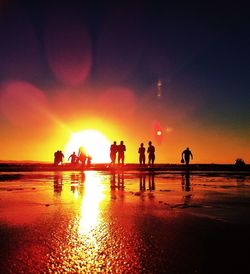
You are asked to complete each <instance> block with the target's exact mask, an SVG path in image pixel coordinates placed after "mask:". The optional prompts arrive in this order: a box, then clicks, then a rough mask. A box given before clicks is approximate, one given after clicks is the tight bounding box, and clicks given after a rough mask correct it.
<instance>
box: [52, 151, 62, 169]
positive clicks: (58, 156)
mask: <svg viewBox="0 0 250 274" xmlns="http://www.w3.org/2000/svg"><path fill="white" fill-rule="evenodd" d="M63 158H64V155H63V153H62V151H61V150H57V151H56V152H55V153H54V165H56V166H58V165H59V164H62V163H63Z"/></svg>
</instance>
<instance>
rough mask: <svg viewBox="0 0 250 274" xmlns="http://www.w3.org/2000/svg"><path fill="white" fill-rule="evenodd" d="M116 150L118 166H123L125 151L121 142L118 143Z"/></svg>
mask: <svg viewBox="0 0 250 274" xmlns="http://www.w3.org/2000/svg"><path fill="white" fill-rule="evenodd" d="M117 150H118V165H120V164H121V165H122V166H123V165H124V158H125V154H124V153H125V151H126V146H125V145H124V144H123V141H121V142H120V145H119V146H118V148H117Z"/></svg>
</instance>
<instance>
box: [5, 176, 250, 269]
mask: <svg viewBox="0 0 250 274" xmlns="http://www.w3.org/2000/svg"><path fill="white" fill-rule="evenodd" d="M249 209H250V176H247V175H242V174H240V173H239V174H234V175H229V174H219V173H218V174H208V173H188V172H184V173H170V172H158V173H157V172H115V171H114V172H109V171H107V172H97V171H85V172H41V173H38V172H34V173H32V172H27V173H25V172H22V173H0V236H1V240H0V256H1V257H0V259H1V268H0V270H1V273H56V272H57V273H182V271H185V272H186V273H209V271H210V269H211V270H212V269H213V264H215V263H217V269H219V270H220V272H221V273H223V272H222V270H227V267H228V269H234V268H235V269H237V270H239V269H242V270H244V271H245V270H247V269H246V268H247V267H248V266H246V265H244V264H242V263H240V257H241V259H242V258H243V257H244V254H239V252H238V253H237V254H238V255H237V256H233V258H234V265H233V266H230V265H229V264H228V260H230V256H231V253H230V254H227V252H228V251H227V244H228V242H230V244H231V247H233V248H234V249H237V248H238V244H239V241H243V240H244V239H245V236H247V229H249V226H250V218H249V216H250V214H249ZM239 232H240V233H241V235H240V236H239ZM218 233H222V234H221V235H218ZM235 233H237V237H236V236H235ZM210 239H212V240H213V241H215V242H214V245H213V246H212V245H211V243H210ZM245 242H247V241H245ZM248 242H249V240H248ZM216 243H218V246H217V247H216V249H217V250H219V251H220V253H221V252H222V253H223V254H226V255H227V258H225V262H226V261H227V266H225V264H224V260H223V259H222V258H220V261H219V264H218V261H216V258H217V255H216V254H217V253H216V252H219V251H215V252H214V255H211V254H210V251H211V250H212V249H214V246H215V245H216ZM204 245H205V248H204ZM239 246H240V245H239ZM187 250H192V252H191V253H192V255H191V254H187V252H186V251H187ZM192 256H195V258H196V259H195V260H190V259H191V257H192ZM209 256H210V257H209ZM211 256H212V257H211ZM238 256H239V262H238V260H237V258H238ZM209 258H210V259H212V260H213V262H212V263H211V262H210V263H209V261H210V259H209ZM206 263H207V264H208V263H209V265H208V266H206ZM238 263H239V265H238ZM220 267H221V269H220Z"/></svg>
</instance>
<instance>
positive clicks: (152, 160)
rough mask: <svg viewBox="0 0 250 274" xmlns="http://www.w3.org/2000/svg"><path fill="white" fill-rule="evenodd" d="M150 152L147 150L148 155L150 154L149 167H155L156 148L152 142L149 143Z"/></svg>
mask: <svg viewBox="0 0 250 274" xmlns="http://www.w3.org/2000/svg"><path fill="white" fill-rule="evenodd" d="M148 145H149V146H148V150H147V153H148V165H152V166H153V165H154V162H155V147H154V146H153V145H152V142H151V141H149V142H148Z"/></svg>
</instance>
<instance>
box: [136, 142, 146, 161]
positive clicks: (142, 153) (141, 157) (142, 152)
mask: <svg viewBox="0 0 250 274" xmlns="http://www.w3.org/2000/svg"><path fill="white" fill-rule="evenodd" d="M138 153H139V163H140V166H141V165H145V158H146V157H145V147H144V144H143V143H141V145H140V147H139V149H138Z"/></svg>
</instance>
